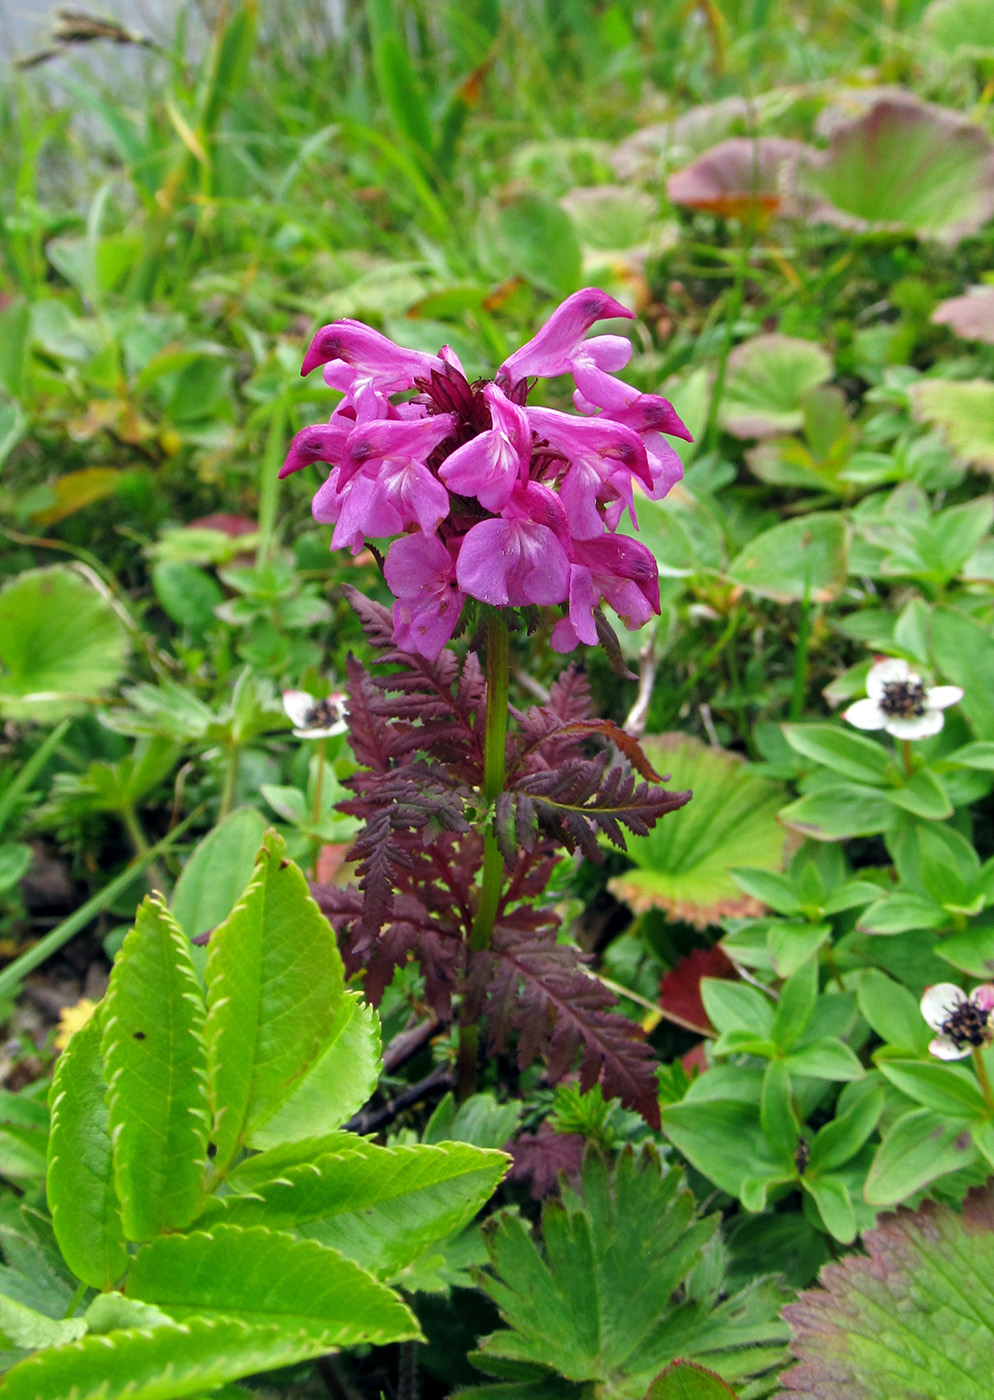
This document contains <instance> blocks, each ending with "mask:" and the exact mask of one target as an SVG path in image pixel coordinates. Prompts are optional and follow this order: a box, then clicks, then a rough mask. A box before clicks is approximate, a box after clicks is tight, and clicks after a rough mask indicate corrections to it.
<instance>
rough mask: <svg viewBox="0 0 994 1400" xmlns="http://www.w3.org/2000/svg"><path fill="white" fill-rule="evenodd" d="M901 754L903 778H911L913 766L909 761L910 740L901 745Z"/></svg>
mask: <svg viewBox="0 0 994 1400" xmlns="http://www.w3.org/2000/svg"><path fill="white" fill-rule="evenodd" d="M901 753H902V755H903V757H904V776H905V777H906V778H911V777H913V776H914V771H915V766H914V764H913V763H912V761H911V740H910V739H905V740H904V741H903V743H902V744H901Z"/></svg>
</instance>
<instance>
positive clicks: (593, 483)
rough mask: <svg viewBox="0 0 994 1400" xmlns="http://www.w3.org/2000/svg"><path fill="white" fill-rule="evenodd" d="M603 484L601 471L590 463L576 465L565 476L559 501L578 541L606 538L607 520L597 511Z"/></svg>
mask: <svg viewBox="0 0 994 1400" xmlns="http://www.w3.org/2000/svg"><path fill="white" fill-rule="evenodd" d="M603 484H604V483H603V481H602V479H601V476H600V474H599V473H598V471H597V469H596V468H595V467H593V466H591V465H590V464H589V463H588V462H586V461H579V462H577V463H575V465H574V466H572V467H570V469H569V471H568V472H567V473H566V475H565V476H564V477H563V481H562V485H561V486H560V488H559V499H560V500H561V501H562V503H563V508H564V509H565V511H566V520H567V523H568V525H569V532H570V536H571V537H572V538H573V539H574V540H592V539H596V538H597V536H598V535H603V533H604V517H603V516H602V515H601V513H600V511H599V510H598V509H597V498H598V495H599V493H600V490H601V488H602V486H603Z"/></svg>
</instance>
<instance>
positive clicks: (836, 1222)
mask: <svg viewBox="0 0 994 1400" xmlns="http://www.w3.org/2000/svg"><path fill="white" fill-rule="evenodd" d="M801 1185H802V1186H803V1187H804V1189H805V1191H807V1192H808V1194H809V1195H810V1196H811V1197H812V1199H813V1200H814V1203H815V1205H816V1206H817V1207H818V1214H819V1215H820V1216H821V1218H822V1220H823V1221H824V1222H825V1228H826V1230H827V1231H828V1233H829V1234H830V1235H833V1236H834V1237H835V1239H837V1240H839V1241H840V1242H841V1243H842V1244H852V1242H853V1240H854V1239H855V1238H856V1212H855V1210H854V1209H853V1203H852V1197H851V1196H850V1195H849V1190H848V1188H847V1186H846V1184H845V1182H844V1181H842V1180H841V1179H840V1178H839V1177H837V1176H812V1177H807V1176H803V1177H802V1178H801Z"/></svg>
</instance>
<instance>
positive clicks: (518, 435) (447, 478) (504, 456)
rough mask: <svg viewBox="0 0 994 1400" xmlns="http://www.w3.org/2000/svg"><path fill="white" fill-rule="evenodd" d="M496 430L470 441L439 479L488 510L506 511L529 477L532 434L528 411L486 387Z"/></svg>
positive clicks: (492, 386)
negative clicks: (520, 483)
mask: <svg viewBox="0 0 994 1400" xmlns="http://www.w3.org/2000/svg"><path fill="white" fill-rule="evenodd" d="M483 397H484V400H485V402H486V405H487V407H488V408H489V410H490V421H491V423H492V424H493V427H491V428H490V429H489V431H487V432H483V433H480V434H479V435H478V436H477V437H474V438H470V440H469V442H464V443H463V445H462V446H461V447H457V448H456V450H455V451H454V452H453V453H451V455H450V456H448V457H447V458H446V459H445V461H444V462H443V463H442V465H441V467H440V468H439V472H438V474H439V476H440V477H441V478H442V480H443V481H444V482H445V484H446V486H447V487H448V488H449V490H450V491H455V492H456V494H457V495H459V496H475V497H476V499H477V500H478V501H479V502H480V504H481V505H482V506H485V507H486V509H487V510H502V509H503V508H504V506H506V505H507V503H508V501H509V500H510V498H511V492H512V491H513V489H514V484H515V482H516V481H518V480H519V478H520V479H521V480H523V481H525V480H527V478H528V463H529V461H530V460H531V431H530V429H529V425H528V418H527V416H526V414H525V410H524V409H522V408H519V407H518V405H517V404H516V403H512V402H511V400H510V399H509V398H508V397H507V395H506V394H505V393H503V391H502V390H500V389H498V387H497V385H496V384H485V385H484V386H483Z"/></svg>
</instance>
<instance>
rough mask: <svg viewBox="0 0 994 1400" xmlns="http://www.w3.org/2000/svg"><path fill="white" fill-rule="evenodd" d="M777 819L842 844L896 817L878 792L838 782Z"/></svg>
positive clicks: (799, 801) (801, 799)
mask: <svg viewBox="0 0 994 1400" xmlns="http://www.w3.org/2000/svg"><path fill="white" fill-rule="evenodd" d="M688 805H689V804H688ZM780 820H781V821H782V822H783V824H784V825H785V826H788V827H790V828H791V829H792V830H793V831H797V832H800V834H801V835H802V836H810V837H811V838H812V839H813V840H815V841H845V840H847V839H848V838H851V837H853V836H876V835H878V834H879V833H880V832H883V831H889V830H890V828H891V827H892V826H893V825H894V823H895V821H896V820H897V815H896V813H895V811H894V808H893V806H892V805H891V803H889V802H888V801H887V799H886V797H885V796H884V795H883V792H882V791H881V790H880V789H877V788H870V787H864V786H862V785H857V784H856V783H839V784H832V785H831V786H828V787H823V788H819V789H818V790H817V791H816V792H809V793H806V794H805V795H804V796H803V797H799V798H798V799H797V801H796V802H790V803H788V804H787V806H786V807H783V808H781V811H780Z"/></svg>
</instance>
